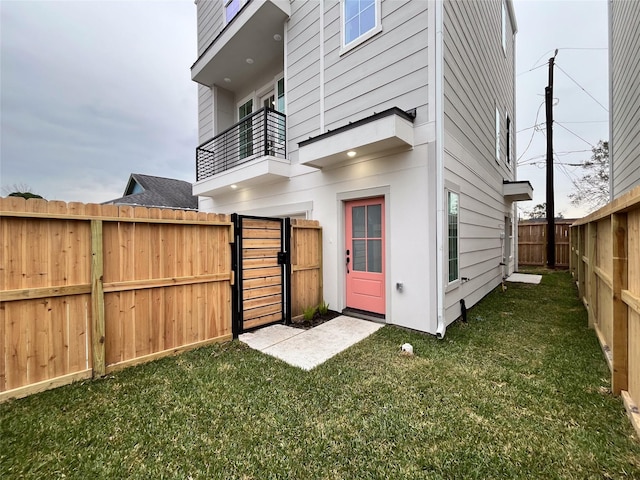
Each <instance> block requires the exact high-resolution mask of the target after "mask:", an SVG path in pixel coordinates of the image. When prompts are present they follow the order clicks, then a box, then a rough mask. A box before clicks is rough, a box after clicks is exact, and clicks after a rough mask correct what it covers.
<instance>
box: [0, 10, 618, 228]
mask: <svg viewBox="0 0 640 480" xmlns="http://www.w3.org/2000/svg"><path fill="white" fill-rule="evenodd" d="M514 3H515V11H516V17H517V21H518V27H519V32H518V35H517V72H518V77H517V112H516V129H517V130H518V131H520V133H519V134H518V135H517V142H516V145H517V151H518V157H520V162H521V166H520V167H519V169H518V176H519V178H520V179H522V180H531V182H532V184H533V186H534V189H535V192H534V195H535V198H534V201H533V202H526V203H523V204H521V205H520V206H521V207H522V208H524V209H530V208H532V207H533V205H535V204H537V203H542V202H544V201H545V180H544V178H545V173H544V169H543V168H541V167H543V165H542V164H540V163H537V162H541V161H543V160H544V153H545V150H546V143H545V142H546V140H545V136H544V135H545V134H544V121H545V117H544V107H543V108H541V109H540V112H539V115H538V118H537V121H536V112H537V111H538V108H539V107H540V104H541V103H542V102H543V101H544V98H543V93H544V87H545V86H546V85H547V68H546V62H547V60H548V58H549V57H550V56H551V55H553V51H554V50H555V49H556V48H558V49H559V53H558V57H557V59H556V61H557V65H558V68H557V69H556V72H555V89H554V90H555V91H554V97H555V98H556V99H557V105H556V106H555V108H554V116H555V120H556V127H555V151H556V153H557V155H558V157H557V159H556V160H557V161H559V162H561V163H569V164H572V163H580V162H581V161H582V160H584V159H585V158H588V157H589V156H590V152H589V149H590V145H589V144H593V145H595V144H597V142H598V140H600V139H607V138H608V123H607V122H608V114H607V112H605V111H604V110H603V109H602V107H600V106H599V105H598V104H597V103H596V102H594V101H593V100H592V99H591V98H589V96H588V95H586V94H585V93H584V91H582V90H581V88H580V87H579V86H578V85H576V83H575V82H574V81H573V80H575V81H576V82H577V83H578V84H579V85H580V86H581V87H583V88H584V89H585V90H586V91H587V92H589V93H590V94H592V95H593V96H594V97H595V98H596V99H598V101H600V102H601V103H602V104H603V105H605V107H606V106H608V73H607V65H608V60H607V52H606V50H597V49H602V48H606V47H607V2H606V1H605V0H597V1H594V0H592V1H583V0H575V1H561V0H552V1H551V0H550V1H543V0H515V1H514ZM0 22H1V25H0V27H1V28H0V31H1V38H0V41H1V59H0V67H1V69H2V76H1V85H0V87H1V88H0V90H1V93H0V95H1V97H0V102H1V103H0V107H1V108H0V114H1V119H0V123H1V132H0V133H1V135H2V137H1V147H0V185H2V186H6V185H12V184H14V183H17V184H20V183H26V184H29V185H30V186H31V187H32V188H33V190H34V191H35V192H36V193H39V194H41V195H43V196H45V197H46V198H49V199H62V200H66V201H84V202H89V201H94V202H102V201H106V200H110V199H112V198H116V197H119V196H120V195H122V192H123V190H124V188H125V183H126V181H127V179H128V178H129V174H130V173H132V172H139V173H146V174H150V175H160V176H168V177H175V178H180V179H184V180H188V181H193V180H194V177H195V175H194V169H195V166H194V149H195V146H196V145H197V87H196V85H195V83H193V82H192V81H191V80H190V72H189V68H190V66H191V64H192V63H193V62H194V61H195V59H196V31H197V29H196V7H195V5H194V4H193V1H192V0H174V1H157V0H152V1H91V0H83V1H41V2H33V1H8V0H2V1H0ZM585 49H586V50H585ZM536 67H539V68H536ZM560 69H562V70H564V72H566V74H568V75H569V76H570V77H571V78H573V80H571V79H570V78H569V77H567V75H566V74H565V73H564V72H563V71H562V70H560ZM534 123H536V124H538V127H536V128H529V127H533V126H534ZM563 127H564V128H563ZM565 128H566V129H568V130H570V131H571V132H569V131H567V130H565ZM578 137H582V138H583V139H584V140H586V142H585V141H583V140H581V139H580V138H578ZM530 140H531V144H530V145H529V148H528V149H527V150H526V152H525V148H526V147H527V145H528V144H529V141H530ZM584 150H587V151H586V152H585V151H584ZM523 152H524V154H523ZM566 152H574V153H566ZM581 175H582V172H581V171H580V170H579V169H578V168H576V167H572V166H568V165H559V166H557V167H556V175H555V176H556V191H557V198H556V209H557V211H562V212H564V214H565V216H569V215H571V216H573V215H576V216H580V215H582V213H583V212H582V211H581V210H580V209H576V208H574V207H572V206H570V205H569V202H568V199H567V194H568V193H569V191H571V189H572V188H573V185H572V183H571V178H576V177H580V176H581Z"/></svg>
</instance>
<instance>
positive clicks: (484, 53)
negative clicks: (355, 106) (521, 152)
mask: <svg viewBox="0 0 640 480" xmlns="http://www.w3.org/2000/svg"><path fill="white" fill-rule="evenodd" d="M504 5H505V9H506V15H507V16H506V32H507V35H506V38H507V42H506V47H507V48H506V51H505V50H503V45H502V0H491V1H483V2H445V4H444V32H445V34H444V52H445V53H444V72H443V74H444V126H445V186H447V187H449V188H451V189H452V190H454V191H457V192H458V193H459V194H460V214H459V219H460V230H459V235H460V243H459V245H460V263H459V266H460V278H462V277H466V278H468V279H469V281H462V280H459V281H456V282H452V284H451V285H448V286H447V287H446V291H447V294H446V300H445V308H446V319H447V323H450V322H451V321H453V320H455V319H456V318H457V317H458V316H459V315H460V304H459V301H460V300H461V299H464V300H465V304H466V307H467V308H469V307H471V306H472V305H473V304H475V303H477V302H478V301H479V300H480V299H482V298H483V297H484V296H485V295H486V294H487V293H489V292H490V291H491V290H492V289H493V288H495V287H496V286H497V285H498V284H500V282H501V280H502V277H503V275H505V274H509V273H511V272H513V270H514V263H515V262H514V258H515V252H516V250H517V242H516V239H517V236H516V235H514V236H513V242H512V244H511V258H509V259H506V263H507V265H506V268H505V267H504V266H502V265H500V264H501V263H502V262H503V252H504V248H505V242H507V241H509V237H510V232H508V231H505V217H509V216H510V217H512V224H513V223H516V222H517V218H516V213H515V205H514V204H512V203H511V202H506V201H505V199H504V196H503V180H514V179H515V159H514V158H511V162H510V164H508V163H507V161H506V148H507V141H506V134H507V130H506V123H507V120H506V116H507V115H508V116H509V118H510V120H511V126H510V132H511V142H512V145H511V147H512V148H511V151H512V152H515V151H516V150H515V145H513V141H514V139H515V131H516V129H515V95H514V65H515V61H514V50H515V43H514V32H513V26H512V23H511V21H510V17H509V9H508V8H507V4H506V3H505V4H504ZM496 108H497V109H498V112H499V113H500V130H501V133H500V159H499V161H496V140H495V139H496V133H495V132H496V127H495V125H496V121H495V115H496ZM502 237H504V238H502ZM446 258H447V256H446V253H445V259H446ZM445 278H447V277H445Z"/></svg>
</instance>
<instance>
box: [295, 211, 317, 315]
mask: <svg viewBox="0 0 640 480" xmlns="http://www.w3.org/2000/svg"><path fill="white" fill-rule="evenodd" d="M322 287H323V285H322V227H321V226H320V223H319V222H318V221H317V220H300V219H292V220H291V316H292V317H299V316H300V315H302V314H303V312H304V310H305V309H306V308H309V307H314V306H316V305H318V304H320V303H321V302H322V301H323V289H322Z"/></svg>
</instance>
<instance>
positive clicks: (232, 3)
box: [224, 0, 247, 23]
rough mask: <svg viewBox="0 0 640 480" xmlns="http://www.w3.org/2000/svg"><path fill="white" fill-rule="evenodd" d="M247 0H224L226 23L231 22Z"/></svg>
mask: <svg viewBox="0 0 640 480" xmlns="http://www.w3.org/2000/svg"><path fill="white" fill-rule="evenodd" d="M245 3H247V0H224V20H225V23H229V22H230V21H231V20H233V17H235V16H236V15H237V14H238V12H239V11H240V9H241V8H242V7H244V5H245Z"/></svg>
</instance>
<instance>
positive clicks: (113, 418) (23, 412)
mask: <svg viewBox="0 0 640 480" xmlns="http://www.w3.org/2000/svg"><path fill="white" fill-rule="evenodd" d="M468 313H469V314H468V318H469V323H468V324H466V325H465V324H462V323H456V324H455V325H453V326H451V327H450V328H449V329H448V331H447V335H446V337H445V339H444V340H436V339H435V338H434V337H432V336H429V335H422V334H418V333H415V332H409V331H406V330H404V329H400V328H395V327H385V328H383V329H381V330H379V331H378V332H377V333H375V334H374V335H372V336H371V337H369V338H368V339H366V340H365V341H363V342H361V343H360V344H358V345H356V346H355V347H353V348H351V349H349V350H347V351H346V352H343V353H342V354H340V355H338V356H337V357H334V358H333V359H331V360H330V361H329V362H327V363H326V364H324V365H321V366H320V367H318V368H316V369H315V370H313V371H311V372H304V371H301V370H299V369H297V368H294V367H290V366H288V365H286V364H284V363H282V362H280V361H278V360H276V359H273V358H271V357H268V356H266V355H263V354H261V353H259V352H256V351H253V350H250V349H248V348H246V347H245V346H243V345H242V344H240V343H238V342H237V341H234V342H231V343H227V344H223V345H216V346H213V347H207V348H202V349H199V350H196V351H193V352H189V353H186V354H183V355H180V356H176V357H171V358H166V359H163V360H159V361H156V362H153V363H149V364H146V365H142V366H139V367H134V368H130V369H128V370H125V371H122V372H119V373H118V374H116V375H113V376H109V377H108V378H106V379H104V380H101V381H94V382H91V381H88V382H84V383H82V384H75V385H70V386H67V387H62V388H59V389H56V390H52V391H48V392H45V393H42V394H38V395H34V396H31V397H29V398H24V399H21V400H16V401H11V402H8V403H5V404H2V405H0V478H62V477H65V478H82V479H86V478H144V479H147V478H190V477H193V478H241V479H265V478H295V479H321V478H326V479H340V478H344V479H361V478H372V479H373V478H390V479H402V478H411V479H413V478H443V479H453V478H456V479H457V478H478V479H487V478H535V479H551V478H575V479H585V478H594V479H595V478H598V479H603V478H640V444H639V443H638V440H637V439H636V437H635V434H634V431H633V429H632V427H631V425H630V423H629V421H628V420H627V418H626V415H625V412H624V407H623V405H622V402H621V401H620V399H618V398H615V397H613V396H612V395H611V393H610V391H609V386H610V385H609V372H608V369H607V366H606V364H605V361H604V359H603V356H602V353H601V351H600V348H599V346H598V343H597V340H596V338H595V335H594V332H593V331H591V330H589V329H588V328H587V319H586V314H585V311H584V309H583V307H582V305H581V304H580V303H579V302H578V300H577V299H576V292H575V288H574V285H573V284H572V283H571V279H570V276H569V275H568V274H567V273H564V272H561V273H548V274H545V275H544V278H543V282H542V284H541V285H537V286H536V285H518V284H509V288H508V290H507V291H506V292H504V293H503V292H501V291H498V290H496V291H494V292H493V293H492V294H490V295H489V296H488V297H487V298H486V299H484V300H483V301H482V302H481V304H480V305H478V306H476V307H475V308H473V309H471V310H469V312H468ZM404 342H410V343H411V344H413V346H414V351H415V353H416V355H415V356H413V357H408V356H404V355H401V354H400V349H399V346H400V345H401V344H402V343H404Z"/></svg>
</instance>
